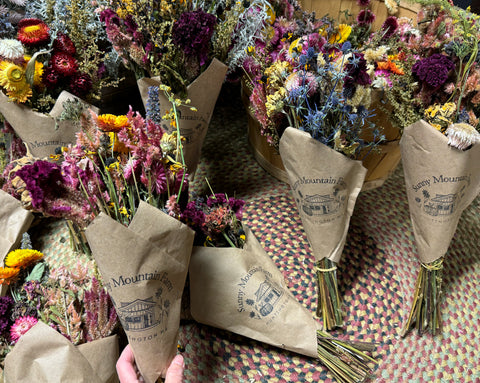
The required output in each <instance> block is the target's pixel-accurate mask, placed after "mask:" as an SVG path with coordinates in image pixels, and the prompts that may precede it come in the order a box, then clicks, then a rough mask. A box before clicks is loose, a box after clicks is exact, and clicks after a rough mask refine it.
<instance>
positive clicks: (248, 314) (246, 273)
mask: <svg viewBox="0 0 480 383" xmlns="http://www.w3.org/2000/svg"><path fill="white" fill-rule="evenodd" d="M245 233H246V241H245V245H244V247H243V249H238V248H224V247H222V248H215V247H194V250H193V253H192V258H191V260H190V272H189V276H190V304H191V313H192V316H193V318H194V319H195V320H196V321H197V322H199V323H203V324H206V325H209V326H213V327H216V328H220V329H224V330H228V331H231V332H233V333H236V334H239V335H242V336H245V337H248V338H250V339H255V340H257V341H260V342H264V343H267V344H270V345H272V346H276V347H279V348H282V349H285V350H289V351H293V352H296V353H299V354H302V355H307V356H310V357H312V358H317V357H318V355H317V330H318V328H319V327H318V326H317V322H316V321H315V320H314V319H313V316H312V314H311V313H310V312H309V311H308V310H307V309H306V308H305V307H303V306H302V305H301V304H300V303H299V302H298V301H297V300H296V299H295V298H294V296H293V294H292V293H291V292H290V291H289V290H288V287H286V286H285V282H284V279H283V275H282V273H281V272H280V270H279V269H278V268H277V267H276V265H275V264H274V263H273V261H272V260H271V259H270V257H269V256H268V255H267V254H266V253H265V250H264V249H263V248H262V246H261V245H260V243H259V242H258V240H257V239H256V238H255V236H254V235H253V233H252V232H251V231H250V229H249V228H248V227H245Z"/></svg>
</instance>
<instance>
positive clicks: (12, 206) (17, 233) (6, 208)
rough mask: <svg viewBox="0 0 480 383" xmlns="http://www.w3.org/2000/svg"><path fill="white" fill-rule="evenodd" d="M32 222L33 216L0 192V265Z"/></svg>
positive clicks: (18, 202)
mask: <svg viewBox="0 0 480 383" xmlns="http://www.w3.org/2000/svg"><path fill="white" fill-rule="evenodd" d="M32 221H33V214H32V213H31V212H29V211H28V210H25V209H24V208H23V207H22V204H21V203H20V201H18V200H17V199H16V198H14V197H12V196H11V195H10V194H8V193H6V192H4V191H3V190H0V264H2V263H3V260H4V259H5V257H6V255H7V254H8V253H9V252H10V251H11V250H13V249H14V247H16V246H18V245H19V243H20V240H21V239H22V235H23V233H25V232H26V231H27V230H28V228H29V227H30V225H31V223H32Z"/></svg>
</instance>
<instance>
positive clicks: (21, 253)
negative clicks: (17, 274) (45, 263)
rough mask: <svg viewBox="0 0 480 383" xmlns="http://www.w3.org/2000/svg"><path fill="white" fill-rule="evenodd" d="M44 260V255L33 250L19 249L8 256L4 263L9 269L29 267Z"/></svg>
mask: <svg viewBox="0 0 480 383" xmlns="http://www.w3.org/2000/svg"><path fill="white" fill-rule="evenodd" d="M42 258H43V253H41V252H40V251H38V250H33V249H17V250H13V251H11V252H10V253H8V254H7V256H6V257H5V260H4V263H5V266H8V267H18V268H22V267H28V266H30V265H31V264H33V263H35V262H37V261H39V260H40V259H42Z"/></svg>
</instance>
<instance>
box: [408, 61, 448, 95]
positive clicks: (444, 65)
mask: <svg viewBox="0 0 480 383" xmlns="http://www.w3.org/2000/svg"><path fill="white" fill-rule="evenodd" d="M454 68H455V64H454V62H453V61H452V60H450V58H448V57H447V56H445V55H442V54H440V53H434V54H433V55H431V56H429V57H425V58H423V59H421V60H419V61H417V62H416V63H415V64H414V65H413V67H412V72H413V74H414V75H415V76H417V78H418V79H419V80H420V81H422V83H424V84H427V85H428V86H430V87H432V88H433V89H438V88H439V87H441V86H442V85H444V84H445V83H446V82H447V80H448V77H449V75H450V73H451V71H452V70H453V69H454Z"/></svg>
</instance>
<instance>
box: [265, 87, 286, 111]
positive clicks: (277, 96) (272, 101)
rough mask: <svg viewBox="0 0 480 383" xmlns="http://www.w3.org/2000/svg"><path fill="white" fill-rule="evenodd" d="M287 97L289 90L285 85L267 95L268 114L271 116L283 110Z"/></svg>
mask: <svg viewBox="0 0 480 383" xmlns="http://www.w3.org/2000/svg"><path fill="white" fill-rule="evenodd" d="M285 97H287V90H286V89H285V88H284V87H281V88H279V89H278V90H277V91H276V92H275V93H273V94H269V95H267V102H266V103H265V107H266V108H267V116H268V117H271V116H272V115H274V114H275V113H278V112H281V111H282V110H283V100H284V99H285Z"/></svg>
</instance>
